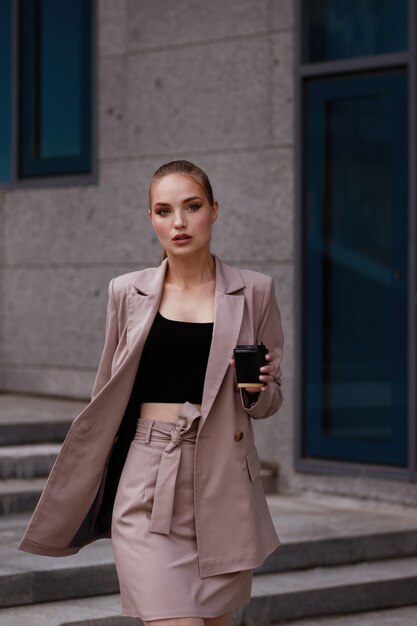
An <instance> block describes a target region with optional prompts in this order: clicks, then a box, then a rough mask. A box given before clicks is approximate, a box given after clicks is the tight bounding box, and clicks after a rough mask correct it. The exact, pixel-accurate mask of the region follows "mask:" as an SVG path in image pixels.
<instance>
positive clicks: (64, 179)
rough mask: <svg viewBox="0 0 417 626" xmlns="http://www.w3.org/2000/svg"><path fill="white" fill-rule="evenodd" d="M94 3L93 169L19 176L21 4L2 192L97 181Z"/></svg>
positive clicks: (15, 21) (95, 23) (15, 35)
mask: <svg viewBox="0 0 417 626" xmlns="http://www.w3.org/2000/svg"><path fill="white" fill-rule="evenodd" d="M91 2H92V20H91V47H92V55H91V109H90V115H91V168H90V171H89V172H88V173H74V174H70V173H69V174H65V173H57V174H53V175H42V174H39V175H36V176H30V177H29V176H28V177H25V178H22V177H20V176H19V158H20V155H19V148H18V146H19V120H20V118H21V110H20V106H19V66H20V50H19V27H20V15H19V14H20V10H19V3H18V2H13V3H12V10H13V18H12V70H11V73H12V85H11V92H12V94H11V95H12V111H11V149H10V173H11V175H10V180H8V181H0V191H7V190H8V189H15V188H18V189H21V188H33V187H35V188H37V187H40V188H43V187H65V186H80V185H92V184H96V183H97V181H98V167H97V165H98V164H97V161H98V151H97V143H98V142H97V138H98V115H97V102H98V97H97V91H98V84H97V83H98V79H97V76H98V50H97V45H98V37H97V28H98V19H97V11H98V8H97V0H91Z"/></svg>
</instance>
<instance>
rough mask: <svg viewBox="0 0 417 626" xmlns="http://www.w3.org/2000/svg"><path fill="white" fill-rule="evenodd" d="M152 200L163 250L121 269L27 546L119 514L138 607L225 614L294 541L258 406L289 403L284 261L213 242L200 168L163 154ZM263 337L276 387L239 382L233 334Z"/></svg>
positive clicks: (210, 618) (99, 529)
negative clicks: (268, 474) (233, 262)
mask: <svg viewBox="0 0 417 626" xmlns="http://www.w3.org/2000/svg"><path fill="white" fill-rule="evenodd" d="M149 205H150V206H149V218H150V220H151V224H152V227H153V228H154V229H155V231H156V233H157V235H158V238H159V241H160V243H161V245H162V247H163V249H164V259H163V261H162V262H161V265H160V266H159V267H157V268H149V269H147V270H142V271H139V272H131V273H129V274H125V275H123V276H119V277H117V278H115V279H113V280H112V281H111V282H110V285H109V301H108V314H107V323H106V337H105V345H104V349H103V354H102V358H101V361H100V365H99V368H98V372H97V376H96V381H95V384H94V388H93V393H92V401H91V403H90V404H89V405H88V407H86V409H85V410H84V411H83V412H82V413H81V414H80V415H79V416H78V417H77V418H76V420H74V423H73V425H72V427H71V429H70V432H69V433H68V435H67V438H66V440H65V442H64V445H63V447H62V450H61V453H60V455H59V457H58V459H57V462H56V463H55V466H54V468H53V471H52V472H51V475H50V478H49V480H48V483H47V485H46V487H45V489H44V491H43V494H42V497H41V499H40V501H39V503H38V506H37V508H36V510H35V512H34V515H33V517H32V520H31V522H30V524H29V527H28V529H27V531H26V533H25V536H24V538H23V540H22V542H21V544H20V546H19V547H20V548H21V549H23V550H27V551H29V552H35V553H39V554H46V555H51V556H60V555H65V554H71V553H74V552H77V551H78V550H79V549H80V547H82V546H83V545H85V544H86V543H88V542H90V541H93V540H95V539H98V538H100V537H104V536H110V526H111V536H112V545H113V551H114V555H115V562H116V567H117V572H118V576H119V582H120V590H121V600H122V609H123V614H124V615H128V616H139V617H141V618H142V619H143V620H144V621H145V622H148V621H149V622H152V623H153V624H154V626H162V624H164V623H165V621H166V620H169V621H170V623H171V624H172V625H173V626H175V625H176V624H181V625H183V624H184V625H185V624H187V626H202V625H204V624H207V625H209V624H210V625H211V626H226V625H227V624H228V622H229V620H230V616H231V614H232V611H233V609H234V608H236V607H238V606H240V605H242V604H245V603H247V602H249V600H250V591H251V583H252V575H253V569H254V568H255V567H257V566H258V565H260V564H261V563H262V562H263V560H264V559H265V558H266V557H267V556H268V555H269V554H270V553H271V552H273V551H274V550H275V549H276V548H277V547H278V545H279V540H278V537H277V535H276V532H275V529H274V526H273V523H272V520H271V517H270V514H269V511H268V507H267V504H266V499H265V495H264V493H263V490H262V485H261V482H260V476H259V470H260V466H259V459H258V456H257V452H256V448H255V445H254V437H253V429H252V425H251V419H250V418H254V419H262V418H265V417H269V416H270V415H273V414H274V413H275V412H276V411H277V410H278V409H279V408H280V407H281V404H282V392H281V370H280V367H279V364H280V360H281V357H282V349H283V335H282V329H281V322H280V314H279V309H278V305H277V303H276V300H275V296H274V287H273V282H272V279H271V278H270V277H269V276H266V275H264V274H260V273H258V272H253V271H251V270H238V269H236V268H233V267H231V266H229V265H228V264H226V263H224V262H223V261H221V260H220V259H219V258H218V257H217V256H215V255H213V254H211V252H210V238H211V228H212V225H213V223H214V222H215V221H216V219H217V216H218V204H217V202H216V201H215V200H214V198H213V193H212V189H211V185H210V182H209V180H208V178H207V176H206V174H205V173H204V172H203V171H202V170H201V169H200V168H198V167H197V166H195V165H194V164H192V163H190V162H188V161H174V162H171V163H168V164H166V165H163V166H162V167H161V168H159V169H158V170H157V171H156V172H155V174H154V176H153V178H152V181H151V185H150V190H149ZM260 341H263V342H264V343H265V345H266V346H268V348H269V353H268V355H267V357H266V358H267V361H268V364H267V365H265V366H264V367H262V368H261V371H260V374H259V380H260V381H261V382H262V384H263V386H262V388H261V390H260V391H259V388H249V389H247V390H238V389H237V388H236V384H235V376H234V360H233V358H231V354H232V353H233V348H234V346H235V345H236V344H238V343H240V344H242V343H244V344H250V343H256V342H260ZM138 364H139V365H138ZM138 418H139V419H138ZM70 468H71V471H72V474H73V476H72V480H70V481H68V475H67V472H68V471H69V470H70ZM74 473H75V475H74Z"/></svg>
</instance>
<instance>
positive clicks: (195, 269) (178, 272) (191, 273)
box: [165, 251, 216, 289]
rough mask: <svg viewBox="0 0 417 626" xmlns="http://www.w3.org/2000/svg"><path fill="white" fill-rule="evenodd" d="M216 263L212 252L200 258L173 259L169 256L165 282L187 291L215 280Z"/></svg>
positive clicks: (201, 255)
mask: <svg viewBox="0 0 417 626" xmlns="http://www.w3.org/2000/svg"><path fill="white" fill-rule="evenodd" d="M215 268H216V263H215V260H214V258H213V256H212V255H211V253H210V251H207V252H206V253H203V254H200V255H199V256H198V257H197V256H193V257H187V258H181V257H173V256H172V255H168V267H167V271H166V276H165V282H166V283H168V284H173V285H177V286H178V287H180V288H183V289H186V288H189V287H196V286H199V285H201V284H202V283H207V282H209V281H211V280H213V279H214V278H215V273H216V272H215Z"/></svg>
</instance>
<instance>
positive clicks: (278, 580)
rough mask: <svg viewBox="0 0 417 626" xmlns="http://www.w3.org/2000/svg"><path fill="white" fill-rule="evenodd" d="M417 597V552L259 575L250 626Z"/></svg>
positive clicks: (248, 620) (405, 602)
mask: <svg viewBox="0 0 417 626" xmlns="http://www.w3.org/2000/svg"><path fill="white" fill-rule="evenodd" d="M415 603H417V557H409V558H406V559H389V560H385V561H374V562H365V563H357V564H354V565H342V566H332V567H326V568H313V569H308V570H301V571H297V572H285V573H278V574H263V575H259V576H255V577H254V580H253V587H252V599H251V603H250V605H249V606H248V607H247V608H246V607H245V609H244V622H245V624H247V625H248V626H263V625H264V624H271V623H273V622H279V621H281V622H282V621H285V620H294V619H300V618H305V617H314V616H324V615H334V614H339V613H352V612H355V611H367V610H375V609H384V608H391V607H395V606H405V605H410V604H415Z"/></svg>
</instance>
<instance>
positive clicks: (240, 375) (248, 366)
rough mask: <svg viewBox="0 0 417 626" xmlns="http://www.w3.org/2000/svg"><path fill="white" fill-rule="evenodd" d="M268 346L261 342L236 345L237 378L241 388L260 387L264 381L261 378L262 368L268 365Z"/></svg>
mask: <svg viewBox="0 0 417 626" xmlns="http://www.w3.org/2000/svg"><path fill="white" fill-rule="evenodd" d="M267 354H268V348H267V347H266V346H264V344H263V343H262V342H261V343H260V344H253V345H241V346H236V348H235V349H234V350H233V357H234V359H235V365H236V380H237V386H238V387H239V388H245V387H257V388H258V389H260V388H261V387H263V385H264V383H261V382H260V380H259V375H260V373H261V372H260V368H261V367H262V366H263V365H267V361H266V359H265V356H266V355H267Z"/></svg>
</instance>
